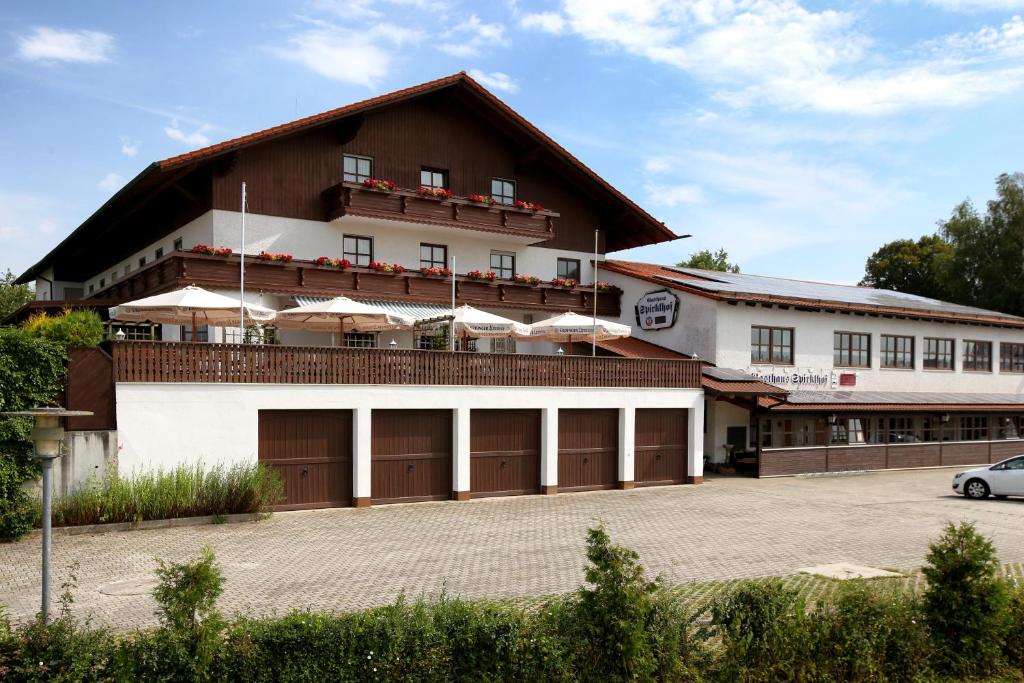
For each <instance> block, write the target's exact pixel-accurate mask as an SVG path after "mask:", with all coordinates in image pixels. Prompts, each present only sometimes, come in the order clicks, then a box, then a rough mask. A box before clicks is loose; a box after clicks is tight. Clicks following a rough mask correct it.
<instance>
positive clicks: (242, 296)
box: [238, 181, 245, 344]
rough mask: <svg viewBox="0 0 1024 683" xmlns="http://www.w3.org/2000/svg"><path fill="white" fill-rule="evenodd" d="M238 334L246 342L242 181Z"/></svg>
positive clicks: (243, 196) (243, 188) (243, 189)
mask: <svg viewBox="0 0 1024 683" xmlns="http://www.w3.org/2000/svg"><path fill="white" fill-rule="evenodd" d="M238 261H239V263H240V266H239V281H240V283H241V286H240V287H239V293H238V336H239V338H240V340H241V343H243V344H244V343H245V182H244V181H243V182H242V244H241V246H240V247H239V259H238Z"/></svg>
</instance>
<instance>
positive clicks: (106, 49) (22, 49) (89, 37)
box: [18, 26, 114, 64]
mask: <svg viewBox="0 0 1024 683" xmlns="http://www.w3.org/2000/svg"><path fill="white" fill-rule="evenodd" d="M113 51H114V38H113V36H111V35H109V34H107V33H101V32H99V31H70V30H65V29H57V28H50V27H47V26H39V27H36V28H35V29H34V30H33V31H32V33H31V34H29V35H27V36H21V37H19V38H18V56H19V57H20V58H21V59H24V60H27V61H30V62H83V63H91V64H95V63H99V62H107V61H110V55H111V53H112V52H113Z"/></svg>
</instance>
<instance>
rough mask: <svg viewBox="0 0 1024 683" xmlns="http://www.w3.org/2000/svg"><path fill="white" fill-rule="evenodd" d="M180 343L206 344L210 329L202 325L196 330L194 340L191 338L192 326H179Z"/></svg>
mask: <svg viewBox="0 0 1024 683" xmlns="http://www.w3.org/2000/svg"><path fill="white" fill-rule="evenodd" d="M181 341H187V342H191V341H194V342H208V341H210V328H209V327H207V326H206V325H202V326H200V327H197V328H196V334H195V339H193V338H192V326H191V325H182V326H181Z"/></svg>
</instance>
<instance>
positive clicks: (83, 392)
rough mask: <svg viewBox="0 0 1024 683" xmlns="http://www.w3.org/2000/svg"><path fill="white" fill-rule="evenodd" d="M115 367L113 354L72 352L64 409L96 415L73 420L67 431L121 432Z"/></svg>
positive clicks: (83, 350)
mask: <svg viewBox="0 0 1024 683" xmlns="http://www.w3.org/2000/svg"><path fill="white" fill-rule="evenodd" d="M113 363H114V361H113V359H112V358H111V357H110V354H108V353H107V352H106V350H104V349H101V348H84V347H83V348H72V349H69V350H68V377H67V388H66V389H65V392H64V407H65V408H67V409H68V410H88V411H91V412H92V413H93V414H92V415H89V416H86V417H69V418H68V419H67V425H66V427H67V429H69V430H75V431H79V430H81V431H92V430H106V429H117V415H116V412H115V409H114V399H115V394H114V368H113Z"/></svg>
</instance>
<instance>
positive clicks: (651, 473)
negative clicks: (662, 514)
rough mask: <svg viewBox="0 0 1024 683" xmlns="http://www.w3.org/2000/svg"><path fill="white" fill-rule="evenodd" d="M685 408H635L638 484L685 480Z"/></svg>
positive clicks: (635, 467) (672, 482) (679, 482)
mask: <svg viewBox="0 0 1024 683" xmlns="http://www.w3.org/2000/svg"><path fill="white" fill-rule="evenodd" d="M686 420H687V415H686V410H683V409H675V408H665V409H662V408H642V409H641V408H638V409H637V411H636V447H635V449H634V450H635V452H636V456H635V459H634V478H635V480H636V483H637V485H638V486H639V485H647V486H650V485H653V484H682V483H684V482H685V481H686Z"/></svg>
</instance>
